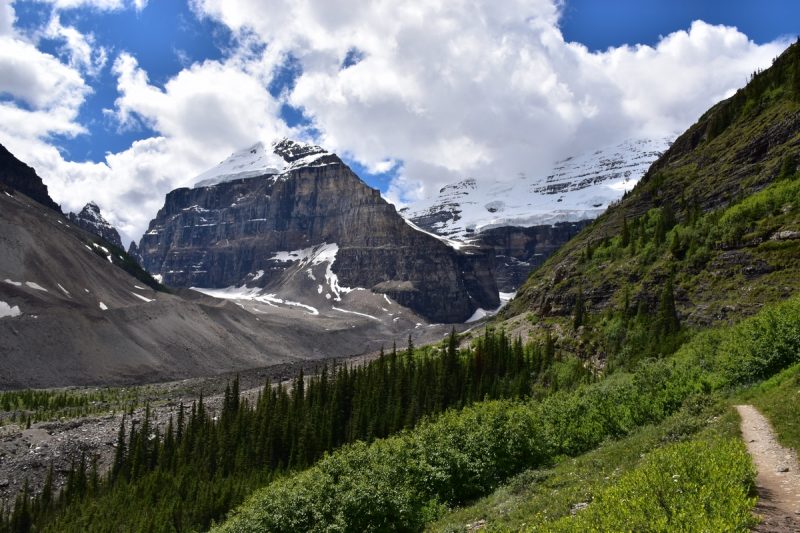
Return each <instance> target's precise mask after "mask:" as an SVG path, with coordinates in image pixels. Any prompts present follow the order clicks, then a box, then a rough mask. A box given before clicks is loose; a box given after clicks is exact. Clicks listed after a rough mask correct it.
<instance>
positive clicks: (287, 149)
mask: <svg viewBox="0 0 800 533" xmlns="http://www.w3.org/2000/svg"><path fill="white" fill-rule="evenodd" d="M328 155H331V154H330V153H329V152H327V151H326V150H324V149H322V148H320V147H319V146H314V145H310V144H304V143H300V142H297V141H293V140H290V139H286V138H284V139H280V140H277V141H274V142H272V143H271V144H270V145H269V147H267V146H266V145H265V144H264V143H263V142H261V141H259V142H257V143H255V144H253V145H252V146H248V147H247V148H244V149H242V150H238V151H236V152H234V153H232V154H231V155H230V156H228V158H227V159H225V160H224V161H222V162H221V163H220V164H218V165H217V166H215V167H212V168H210V169H208V170H206V171H205V172H203V173H202V174H200V175H198V176H197V177H195V179H194V180H193V182H194V187H209V186H211V185H216V184H218V183H222V182H225V181H231V180H237V179H243V178H254V177H257V176H270V175H279V174H283V173H284V172H287V171H289V170H293V169H295V168H300V167H303V166H312V165H314V164H315V163H318V162H319V160H320V159H321V158H322V157H324V156H328Z"/></svg>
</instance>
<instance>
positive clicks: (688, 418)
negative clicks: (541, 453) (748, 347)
mask: <svg viewBox="0 0 800 533" xmlns="http://www.w3.org/2000/svg"><path fill="white" fill-rule="evenodd" d="M698 431H703V433H704V434H706V435H709V434H710V435H714V436H719V437H721V438H722V437H725V438H730V437H735V436H737V435H738V418H737V416H736V414H735V413H734V412H733V411H731V410H729V409H726V408H725V405H724V404H723V403H721V402H720V401H717V400H712V399H711V397H709V396H697V397H693V398H692V399H691V400H689V401H687V402H686V404H685V405H684V407H683V408H682V409H681V410H680V411H679V412H677V413H676V414H674V415H672V416H671V417H669V418H667V419H666V420H664V421H663V422H661V423H660V424H656V425H648V426H645V427H643V428H641V429H639V430H638V431H636V432H635V433H633V434H632V435H630V436H629V437H626V438H623V439H609V440H607V441H606V442H604V443H603V444H602V445H601V446H600V447H599V448H597V449H596V450H593V451H591V452H589V453H586V454H584V455H581V456H578V457H575V458H569V459H564V460H562V461H561V462H559V463H558V464H557V465H555V466H554V467H553V468H548V469H532V470H526V471H525V472H523V473H521V474H519V475H517V476H516V477H514V478H512V479H511V480H510V481H509V482H508V483H507V484H505V485H504V486H502V487H500V488H499V489H497V490H496V491H495V492H494V493H492V494H490V495H489V496H486V497H484V498H481V499H479V500H477V501H476V502H474V503H472V504H471V505H469V506H466V507H463V508H460V509H454V510H452V511H451V512H449V513H448V514H446V515H445V516H443V517H442V518H441V519H439V520H438V521H436V522H434V523H432V524H430V525H429V526H428V528H427V531H441V532H455V531H464V530H465V526H466V525H467V524H474V523H476V522H478V521H479V520H485V521H486V522H485V523H486V529H487V531H509V530H510V531H518V530H521V529H525V528H535V527H542V526H544V525H545V524H550V523H552V522H553V521H555V520H558V519H559V518H561V517H565V516H569V515H570V512H571V510H572V509H573V508H574V507H575V506H576V505H578V504H582V503H587V502H591V501H592V500H593V499H594V497H595V495H597V494H599V493H600V492H601V491H603V490H605V489H607V488H608V487H611V486H613V485H614V484H615V483H616V482H617V481H618V480H619V479H620V478H621V477H622V476H623V475H625V474H626V473H627V472H630V471H631V470H632V469H634V468H635V467H636V466H637V465H638V464H639V462H640V460H641V459H642V457H643V456H645V455H646V454H647V453H649V452H650V451H652V450H654V449H657V448H659V447H662V446H664V445H668V444H671V443H675V442H679V441H685V440H687V439H688V438H690V437H692V436H693V435H695V434H696V433H697V432H698Z"/></svg>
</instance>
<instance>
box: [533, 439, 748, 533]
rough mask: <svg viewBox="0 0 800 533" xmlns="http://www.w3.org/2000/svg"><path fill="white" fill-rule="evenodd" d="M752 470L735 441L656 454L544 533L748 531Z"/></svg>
mask: <svg viewBox="0 0 800 533" xmlns="http://www.w3.org/2000/svg"><path fill="white" fill-rule="evenodd" d="M754 480H755V470H754V468H753V465H752V463H751V462H750V458H749V456H748V455H747V451H746V449H745V447H744V444H743V443H742V442H741V440H739V439H719V440H711V441H705V440H698V441H691V442H682V443H678V444H672V445H669V446H665V447H663V448H659V449H657V450H656V451H654V452H652V453H651V454H650V455H649V456H647V457H646V458H645V459H644V460H643V461H642V463H641V464H640V465H639V466H638V467H637V468H636V469H634V470H632V471H630V472H628V473H627V474H625V475H623V476H622V477H621V478H620V479H619V481H618V482H617V483H616V484H614V485H613V486H611V487H610V488H609V489H607V490H605V491H604V492H601V493H600V494H599V495H598V496H597V498H596V499H595V501H594V502H592V503H591V505H589V507H588V508H586V510H584V511H581V512H579V513H578V514H577V515H575V516H571V517H565V518H562V519H561V520H559V521H557V522H554V523H553V524H550V525H548V526H545V528H544V529H545V530H546V531H554V532H555V531H742V532H744V531H748V530H749V528H750V526H752V525H754V523H755V520H754V518H753V515H752V514H751V510H752V508H753V506H754V505H755V501H756V498H755V497H751V496H750V493H751V492H752V488H753V482H754Z"/></svg>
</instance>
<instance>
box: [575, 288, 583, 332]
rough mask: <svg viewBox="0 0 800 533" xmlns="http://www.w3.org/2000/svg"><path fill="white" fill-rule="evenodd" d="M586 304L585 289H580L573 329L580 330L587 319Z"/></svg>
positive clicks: (576, 300) (576, 299) (576, 301)
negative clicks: (584, 298)
mask: <svg viewBox="0 0 800 533" xmlns="http://www.w3.org/2000/svg"><path fill="white" fill-rule="evenodd" d="M585 315H586V304H585V302H584V301H583V289H582V288H580V287H579V288H578V296H577V297H576V298H575V310H574V311H573V321H572V327H573V328H574V329H578V328H579V327H581V326H582V325H583V323H584V321H585V319H586V316H585Z"/></svg>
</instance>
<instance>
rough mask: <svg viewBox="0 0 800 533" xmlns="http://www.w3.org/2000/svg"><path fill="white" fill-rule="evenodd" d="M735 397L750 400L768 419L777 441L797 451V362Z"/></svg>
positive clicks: (799, 387) (799, 399)
mask: <svg viewBox="0 0 800 533" xmlns="http://www.w3.org/2000/svg"><path fill="white" fill-rule="evenodd" d="M737 399H738V400H739V401H741V402H743V403H744V402H748V403H752V404H753V405H755V406H756V407H757V408H758V409H759V410H760V411H761V412H762V413H763V414H764V416H766V417H767V418H768V419H769V421H770V422H771V423H772V426H773V428H774V429H775V432H776V433H777V435H778V440H779V441H780V443H781V444H783V445H784V446H788V447H790V448H794V449H795V450H800V365H794V366H792V367H791V368H788V369H786V370H784V371H783V372H781V373H780V374H777V375H776V376H774V377H772V378H771V379H768V380H766V381H764V382H763V383H760V384H758V385H755V386H753V387H751V388H750V389H748V390H746V391H744V392H743V393H742V394H741V395H740V396H739V397H738V398H737Z"/></svg>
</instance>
